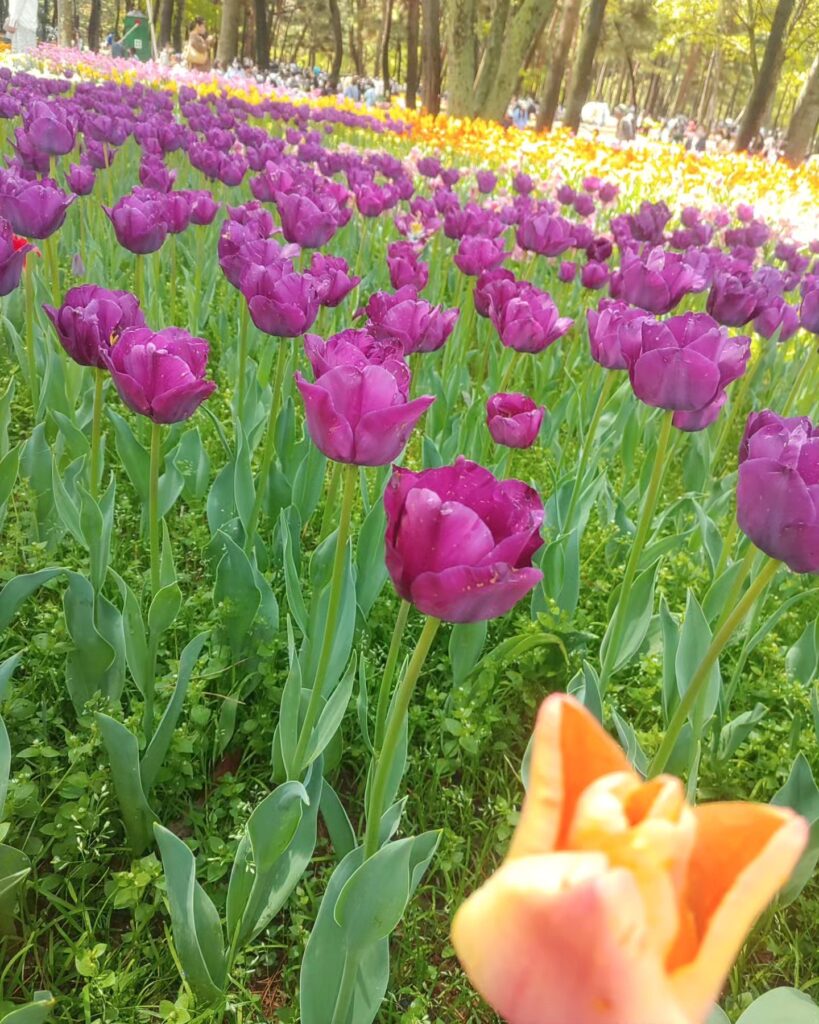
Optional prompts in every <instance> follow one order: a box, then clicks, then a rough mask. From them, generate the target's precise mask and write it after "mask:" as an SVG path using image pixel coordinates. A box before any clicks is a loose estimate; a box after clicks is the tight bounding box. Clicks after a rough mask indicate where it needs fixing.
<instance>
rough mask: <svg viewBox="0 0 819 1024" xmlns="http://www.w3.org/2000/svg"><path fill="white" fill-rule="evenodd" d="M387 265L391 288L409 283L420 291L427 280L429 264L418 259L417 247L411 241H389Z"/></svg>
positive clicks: (402, 286) (424, 286) (401, 286)
mask: <svg viewBox="0 0 819 1024" xmlns="http://www.w3.org/2000/svg"><path fill="white" fill-rule="evenodd" d="M387 267H388V268H389V272H390V283H391V284H392V286H393V288H396V289H397V288H404V287H405V286H407V285H409V286H410V287H412V288H415V290H416V291H419V292H420V291H423V289H424V288H426V286H427V284H428V282H429V264H428V263H423V262H422V261H421V260H420V259H419V254H418V249H417V247H416V246H414V245H413V244H412V243H411V242H390V244H389V245H388V246H387Z"/></svg>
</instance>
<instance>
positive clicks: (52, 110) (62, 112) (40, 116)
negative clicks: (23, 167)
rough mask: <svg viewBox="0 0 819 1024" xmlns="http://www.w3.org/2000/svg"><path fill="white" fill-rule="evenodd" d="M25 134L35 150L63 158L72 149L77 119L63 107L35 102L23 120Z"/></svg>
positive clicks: (56, 104)
mask: <svg viewBox="0 0 819 1024" xmlns="http://www.w3.org/2000/svg"><path fill="white" fill-rule="evenodd" d="M23 123H24V124H25V128H26V132H27V133H28V136H29V138H30V139H31V141H32V143H33V144H34V145H35V146H36V148H37V149H38V150H39V151H40V152H41V153H47V154H48V155H49V156H63V155H64V154H65V153H70V152H71V150H72V149H73V148H74V141H75V139H76V136H77V119H76V116H73V115H71V114H69V113H68V110H67V108H66V107H65V106H61V105H60V104H58V103H55V102H53V101H52V102H50V103H45V102H43V101H42V100H35V101H34V102H33V103H32V104H31V106H30V107H29V109H28V112H27V114H26V116H25V117H24V118H23Z"/></svg>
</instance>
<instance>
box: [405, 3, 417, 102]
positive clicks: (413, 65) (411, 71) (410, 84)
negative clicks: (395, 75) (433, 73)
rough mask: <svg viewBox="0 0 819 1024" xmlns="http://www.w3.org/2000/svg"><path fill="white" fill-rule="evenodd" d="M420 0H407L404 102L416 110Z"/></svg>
mask: <svg viewBox="0 0 819 1024" xmlns="http://www.w3.org/2000/svg"><path fill="white" fill-rule="evenodd" d="M419 17H420V8H419V0H407V89H406V95H405V99H404V102H405V103H406V105H407V108H408V109H409V110H415V104H416V101H417V93H418V22H419Z"/></svg>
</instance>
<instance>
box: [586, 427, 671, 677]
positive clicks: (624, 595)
mask: <svg viewBox="0 0 819 1024" xmlns="http://www.w3.org/2000/svg"><path fill="white" fill-rule="evenodd" d="M673 416H674V413H673V412H672V411H670V410H669V411H667V412H666V413H665V415H664V416H663V421H662V427H661V428H660V437H659V440H658V441H657V451H656V452H655V453H654V466H653V468H652V470H651V479H650V480H649V484H648V490H647V491H646V496H645V498H644V500H643V507H642V509H641V511H640V519H639V521H638V523H637V532H636V534H635V535H634V542H633V543H632V545H631V551H630V552H629V556H628V561H627V562H626V568H625V572H624V573H623V584H622V586H621V588H620V597H619V598H618V600H617V607H616V608H615V609H614V616H613V617H612V623H611V635H610V639H609V643H608V646H607V648H606V654H605V657H604V658H603V663H602V665H601V667H600V692H601V694H602V693H605V692H606V686H607V684H608V681H609V679H610V678H611V674H612V672H613V671H614V665H615V662H616V659H617V654H618V650H619V647H620V641H621V639H622V637H623V629H624V628H625V625H626V608H627V606H628V599H629V596H630V594H631V587H632V584H633V583H634V577H635V576H636V575H637V567H638V565H639V564H640V556H641V555H642V553H643V549H644V548H645V544H646V541H647V540H648V533H649V530H650V529H651V523H652V521H653V519H654V513H655V511H656V509H657V498H658V496H659V493H660V485H661V484H662V482H663V476H664V475H665V467H666V456H667V454H668V444H669V441H670V440H671V429H672V427H673V423H672V419H673Z"/></svg>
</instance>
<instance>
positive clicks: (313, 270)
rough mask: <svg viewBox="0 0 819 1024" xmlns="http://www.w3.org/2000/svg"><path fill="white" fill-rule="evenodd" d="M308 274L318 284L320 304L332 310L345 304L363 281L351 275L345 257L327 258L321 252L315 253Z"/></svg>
mask: <svg viewBox="0 0 819 1024" xmlns="http://www.w3.org/2000/svg"><path fill="white" fill-rule="evenodd" d="M306 273H307V275H308V276H310V277H312V278H313V280H314V281H315V283H316V288H317V290H318V296H319V302H320V303H321V305H322V306H327V307H328V308H330V309H334V308H335V307H336V306H338V305H339V304H340V303H341V302H343V300H344V299H346V298H347V296H348V295H349V294H350V292H351V291H353V289H355V288H356V287H357V286H358V284H359V282H360V281H361V278H360V277H358V276H357V275H352V274H350V267H349V265H348V264H347V260H345V259H344V258H343V257H341V256H325V255H324V254H323V253H320V252H314V253H313V256H312V259H311V260H310V266H309V267H308V268H307V271H306Z"/></svg>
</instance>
